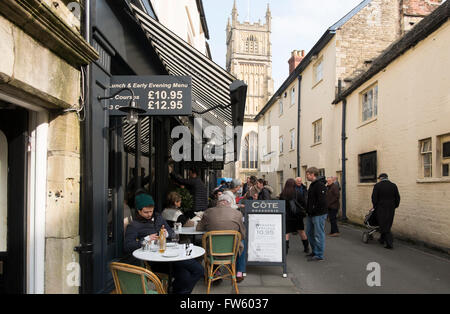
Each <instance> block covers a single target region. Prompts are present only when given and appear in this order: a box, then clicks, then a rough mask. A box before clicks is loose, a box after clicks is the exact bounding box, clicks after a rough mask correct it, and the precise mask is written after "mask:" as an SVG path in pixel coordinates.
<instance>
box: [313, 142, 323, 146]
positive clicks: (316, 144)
mask: <svg viewBox="0 0 450 314" xmlns="http://www.w3.org/2000/svg"><path fill="white" fill-rule="evenodd" d="M321 144H322V142H319V143H315V144H312V145H311V147H315V146H319V145H321Z"/></svg>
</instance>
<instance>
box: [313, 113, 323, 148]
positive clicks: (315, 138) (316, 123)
mask: <svg viewBox="0 0 450 314" xmlns="http://www.w3.org/2000/svg"><path fill="white" fill-rule="evenodd" d="M312 125H313V145H318V144H321V143H322V140H323V137H322V133H323V132H322V131H323V127H322V126H323V121H322V118H320V119H318V120H316V121H314V122H313V123H312ZM316 126H320V128H316ZM319 130H320V132H317V133H320V134H319V136H317V134H316V131H319Z"/></svg>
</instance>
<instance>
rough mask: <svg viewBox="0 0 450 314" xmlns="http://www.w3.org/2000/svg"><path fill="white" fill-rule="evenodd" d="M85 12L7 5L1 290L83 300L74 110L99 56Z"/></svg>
mask: <svg viewBox="0 0 450 314" xmlns="http://www.w3.org/2000/svg"><path fill="white" fill-rule="evenodd" d="M83 10H84V2H82V1H61V0H55V1H49V0H45V1H35V0H26V1H13V0H5V1H1V3H0V42H1V43H2V44H1V45H0V55H1V56H2V57H1V58H0V118H2V119H5V121H3V120H2V123H1V126H0V133H2V134H6V139H7V140H6V143H5V144H4V146H2V150H3V151H5V150H6V154H5V156H7V164H8V167H9V169H10V175H9V176H5V178H2V181H3V182H8V183H7V189H6V190H3V192H4V194H5V195H1V197H0V198H2V199H5V200H6V199H7V202H5V203H6V207H5V208H1V209H0V216H1V218H2V219H1V227H2V229H3V228H5V229H6V230H7V231H6V234H7V237H6V238H3V239H2V241H4V242H5V245H6V246H4V247H3V249H0V251H2V252H0V258H1V261H0V263H2V266H3V267H2V270H3V271H2V274H1V275H0V277H1V278H0V285H1V289H2V290H5V291H8V292H9V293H77V292H78V286H77V282H76V278H77V275H79V273H77V266H76V262H77V256H76V254H73V253H74V252H73V248H74V247H75V246H76V245H78V243H79V230H78V225H79V219H78V213H79V205H80V204H79V193H80V121H79V119H78V118H79V116H78V115H77V112H78V113H81V112H82V110H81V107H80V106H82V105H83V104H82V102H80V96H81V95H82V87H81V86H82V83H81V81H82V70H81V68H82V67H83V66H85V65H87V64H89V63H91V62H92V61H94V60H96V59H97V58H98V53H97V52H96V51H95V50H94V49H93V48H92V47H91V46H90V45H89V44H88V43H87V41H85V40H84V38H83V35H82V33H81V29H82V23H81V16H82V14H83ZM11 119H12V120H13V121H11ZM14 120H15V121H14ZM20 121H23V127H22V128H19V129H18V125H20V124H21V122H20ZM13 130H14V131H13ZM0 135H1V134H0ZM3 161H4V160H2V162H3ZM0 164H2V163H0ZM3 165H4V163H3ZM11 169H14V171H11ZM0 172H1V171H0ZM13 172H14V173H13ZM4 179H5V180H6V181H4ZM5 248H6V250H5ZM73 262H75V263H73ZM71 263H73V264H71ZM69 266H70V267H69ZM71 274H73V276H72V277H71ZM67 278H70V280H69V281H67V280H66V279H67ZM69 283H70V284H69Z"/></svg>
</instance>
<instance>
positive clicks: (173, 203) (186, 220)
mask: <svg viewBox="0 0 450 314" xmlns="http://www.w3.org/2000/svg"><path fill="white" fill-rule="evenodd" d="M167 203H168V207H167V208H166V209H164V210H163V212H162V217H163V218H164V219H165V220H166V221H167V223H168V224H169V225H170V226H171V227H172V228H173V226H174V224H175V223H176V222H180V223H181V224H182V225H183V226H184V227H193V226H194V222H193V221H192V220H191V219H192V218H194V217H195V213H194V211H192V210H191V211H189V212H187V213H183V212H182V211H181V209H180V207H181V195H180V194H178V193H177V192H170V193H169V195H168V196H167Z"/></svg>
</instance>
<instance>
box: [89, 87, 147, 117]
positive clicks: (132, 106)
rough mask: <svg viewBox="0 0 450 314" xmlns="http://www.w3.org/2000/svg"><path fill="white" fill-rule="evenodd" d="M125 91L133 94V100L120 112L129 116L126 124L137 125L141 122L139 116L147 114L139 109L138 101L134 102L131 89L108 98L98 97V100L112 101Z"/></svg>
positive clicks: (121, 108) (132, 97) (132, 98)
mask: <svg viewBox="0 0 450 314" xmlns="http://www.w3.org/2000/svg"><path fill="white" fill-rule="evenodd" d="M124 90H127V91H129V92H130V93H131V100H130V103H129V105H128V106H122V107H120V108H119V110H120V111H122V112H125V113H126V114H127V119H126V122H127V123H128V124H130V125H136V124H137V123H138V121H139V114H140V113H145V112H146V111H145V110H144V109H142V108H139V107H138V105H137V103H136V101H135V100H134V92H133V90H132V89H131V88H127V87H125V88H122V89H121V90H119V91H117V92H115V93H114V94H113V95H111V96H107V97H100V96H98V97H97V99H98V100H99V101H101V100H103V99H111V98H114V97H116V96H117V95H119V94H120V93H121V92H123V91H124Z"/></svg>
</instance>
